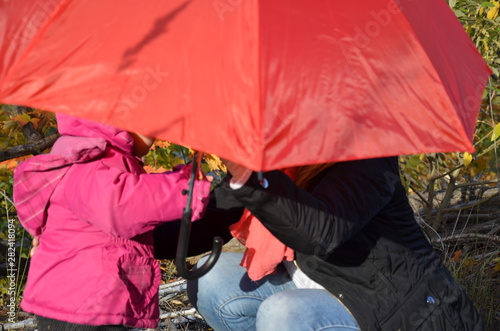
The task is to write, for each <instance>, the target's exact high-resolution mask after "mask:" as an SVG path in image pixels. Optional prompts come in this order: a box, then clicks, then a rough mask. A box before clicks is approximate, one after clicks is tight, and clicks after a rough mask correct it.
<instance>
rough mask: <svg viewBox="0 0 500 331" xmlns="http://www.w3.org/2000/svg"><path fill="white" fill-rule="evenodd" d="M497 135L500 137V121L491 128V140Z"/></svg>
mask: <svg viewBox="0 0 500 331" xmlns="http://www.w3.org/2000/svg"><path fill="white" fill-rule="evenodd" d="M498 137H500V123H498V124H497V125H495V128H494V129H493V134H492V135H491V141H495V140H496V139H497V138H498Z"/></svg>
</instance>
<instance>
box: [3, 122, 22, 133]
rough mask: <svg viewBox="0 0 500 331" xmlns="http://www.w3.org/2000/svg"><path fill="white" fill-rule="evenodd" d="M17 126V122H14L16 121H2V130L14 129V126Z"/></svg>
mask: <svg viewBox="0 0 500 331" xmlns="http://www.w3.org/2000/svg"><path fill="white" fill-rule="evenodd" d="M17 126H18V122H16V121H12V120H11V121H5V122H4V123H3V128H4V130H6V131H11V130H14V129H16V128H17Z"/></svg>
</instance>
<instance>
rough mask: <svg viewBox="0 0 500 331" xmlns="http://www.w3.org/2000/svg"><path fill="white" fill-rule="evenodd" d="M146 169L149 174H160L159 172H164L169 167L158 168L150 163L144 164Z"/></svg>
mask: <svg viewBox="0 0 500 331" xmlns="http://www.w3.org/2000/svg"><path fill="white" fill-rule="evenodd" d="M144 170H145V171H146V172H147V173H148V174H159V173H163V172H165V171H167V169H165V168H163V167H159V168H157V169H155V168H153V167H152V166H150V165H145V166H144Z"/></svg>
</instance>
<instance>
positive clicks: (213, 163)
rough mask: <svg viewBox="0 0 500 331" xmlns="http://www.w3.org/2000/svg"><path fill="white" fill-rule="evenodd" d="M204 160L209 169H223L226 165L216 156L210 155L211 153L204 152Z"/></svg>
mask: <svg viewBox="0 0 500 331" xmlns="http://www.w3.org/2000/svg"><path fill="white" fill-rule="evenodd" d="M205 161H206V162H207V164H208V167H209V168H210V171H213V170H217V169H219V170H223V171H224V170H225V169H226V167H225V166H224V164H223V163H222V161H221V159H220V158H219V157H218V156H215V155H212V154H205Z"/></svg>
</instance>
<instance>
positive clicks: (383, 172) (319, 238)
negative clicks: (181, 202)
mask: <svg viewBox="0 0 500 331" xmlns="http://www.w3.org/2000/svg"><path fill="white" fill-rule="evenodd" d="M318 176H321V178H320V179H319V180H318V182H317V183H316V184H315V185H314V187H313V188H312V190H311V191H310V192H306V191H304V190H302V189H300V188H298V187H297V186H296V185H295V183H294V182H293V181H292V180H290V179H289V178H288V176H286V175H285V174H283V173H281V172H280V171H272V172H268V173H265V174H264V177H265V178H266V179H267V180H268V183H269V186H268V187H267V188H264V187H262V186H261V185H259V183H258V181H257V178H256V175H255V174H253V175H252V177H251V178H250V180H249V181H248V182H247V183H246V184H245V185H244V186H243V187H242V188H240V189H237V190H233V191H232V194H233V195H234V197H236V198H237V199H238V200H239V201H240V202H241V203H242V204H243V205H245V206H246V207H247V208H248V209H249V210H250V211H251V212H252V213H253V214H254V215H255V216H256V217H257V218H258V219H259V220H260V221H261V222H262V223H263V224H264V226H265V227H266V228H267V229H269V230H270V231H271V232H272V233H273V234H274V236H276V237H277V238H278V239H279V240H280V241H281V242H283V243H284V244H285V245H287V246H289V247H291V248H293V249H294V250H295V251H297V252H300V253H303V254H308V255H317V256H327V255H329V254H330V253H331V252H332V251H333V250H334V249H335V248H336V247H338V246H340V245H341V244H343V243H344V242H346V241H347V240H349V239H350V238H351V237H352V236H354V235H355V234H356V233H357V232H358V231H360V230H361V229H362V228H363V227H364V226H365V225H366V224H367V223H368V222H370V221H371V220H372V219H373V217H374V216H375V215H376V214H377V213H378V212H379V211H381V210H382V209H383V208H384V206H386V205H387V204H388V203H389V201H390V200H391V198H392V195H393V193H394V191H395V185H394V184H395V183H399V175H398V170H397V159H395V158H385V159H370V160H362V161H352V162H341V163H337V164H335V165H333V166H332V167H330V168H328V169H327V170H325V171H324V172H323V173H322V174H320V175H318ZM225 188H226V190H231V189H230V188H229V187H228V185H226V187H225Z"/></svg>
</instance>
